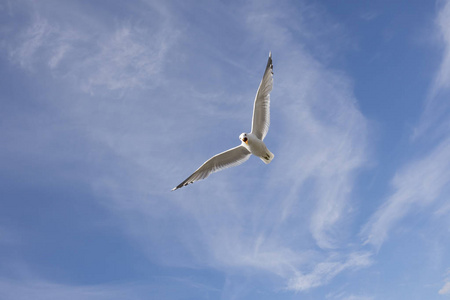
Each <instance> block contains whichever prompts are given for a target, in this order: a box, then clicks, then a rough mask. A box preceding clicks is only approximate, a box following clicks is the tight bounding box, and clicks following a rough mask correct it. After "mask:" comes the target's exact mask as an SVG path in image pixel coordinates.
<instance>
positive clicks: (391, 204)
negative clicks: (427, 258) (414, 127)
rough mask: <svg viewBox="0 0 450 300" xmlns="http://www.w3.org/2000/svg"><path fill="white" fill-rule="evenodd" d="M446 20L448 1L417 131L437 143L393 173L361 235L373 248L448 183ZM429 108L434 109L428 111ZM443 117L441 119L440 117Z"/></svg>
mask: <svg viewBox="0 0 450 300" xmlns="http://www.w3.org/2000/svg"><path fill="white" fill-rule="evenodd" d="M448 20H450V2H448V1H446V2H445V5H444V6H443V8H442V10H441V11H440V12H439V15H438V17H437V23H438V24H439V30H440V32H441V33H442V36H443V37H444V38H443V41H444V46H445V47H444V53H443V61H442V64H441V66H440V69H439V71H438V76H437V77H436V80H435V82H434V85H433V86H432V88H431V94H430V97H429V98H428V99H427V100H426V106H427V108H426V110H425V112H424V113H423V115H422V120H421V123H420V125H419V127H418V128H419V129H418V131H417V132H419V131H420V132H422V133H423V132H425V131H424V130H428V131H429V132H430V134H429V139H431V140H433V141H436V140H437V141H438V143H434V146H433V147H431V148H429V150H427V151H423V152H422V153H424V152H425V153H426V154H422V155H419V156H418V157H419V158H416V159H414V160H412V161H410V162H409V163H408V164H407V165H406V166H404V167H403V168H402V169H401V170H400V171H398V172H397V174H396V175H395V177H394V178H393V180H392V186H393V189H394V191H393V192H392V194H391V195H390V196H389V197H388V199H387V200H386V202H385V203H384V204H383V205H382V206H381V207H380V208H379V209H378V210H377V211H376V213H375V214H374V215H373V216H372V217H371V218H370V220H369V222H368V223H367V224H366V225H365V226H364V228H363V230H362V235H363V237H364V239H365V243H369V244H372V245H374V246H375V247H377V248H379V247H380V246H381V245H382V244H383V243H384V241H385V240H386V239H387V237H388V234H389V232H390V231H391V230H392V229H393V228H394V226H395V225H396V224H397V223H398V222H399V221H400V220H401V219H402V218H403V217H405V216H406V215H408V214H409V213H410V212H411V211H413V210H414V211H418V210H420V209H421V208H422V207H423V206H426V205H429V204H430V203H432V202H435V201H437V200H438V199H439V196H440V195H441V193H442V192H443V191H444V189H446V188H448V186H449V184H450V171H449V170H450V138H449V135H448V130H447V131H443V130H442V129H443V128H445V127H446V126H447V125H448V121H447V120H446V119H447V116H448V113H449V112H448V109H449V108H450V106H449V105H448V103H447V102H448V101H446V100H445V101H443V100H444V98H445V97H443V96H444V95H445V94H443V93H445V91H446V89H447V88H448V85H447V81H446V79H445V78H446V77H447V76H448V75H447V72H448V70H449V66H448V57H450V51H449V49H450V48H449V45H450V39H449V35H448V33H449V29H448V28H449V27H448V26H447V25H448ZM445 99H446V98H445ZM431 107H434V108H433V109H431V110H430V108H431ZM443 116H445V118H442V117H443ZM446 124H447V125H446ZM430 126H431V127H430ZM432 129H433V132H431V131H432ZM417 132H416V134H417ZM437 133H439V134H437ZM438 137H439V139H437V138H438ZM429 139H427V138H426V137H422V138H421V141H415V143H419V142H421V143H423V144H424V145H428V144H429ZM425 149H426V148H425ZM440 211H442V210H440Z"/></svg>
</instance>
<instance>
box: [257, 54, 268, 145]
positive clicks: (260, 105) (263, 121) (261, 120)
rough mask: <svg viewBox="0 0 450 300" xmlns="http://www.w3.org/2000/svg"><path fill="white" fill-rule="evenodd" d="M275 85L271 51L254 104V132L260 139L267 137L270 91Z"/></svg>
mask: <svg viewBox="0 0 450 300" xmlns="http://www.w3.org/2000/svg"><path fill="white" fill-rule="evenodd" d="M272 87H273V64H272V53H269V60H268V61H267V65H266V70H265V71H264V76H263V79H262V80H261V83H260V85H259V88H258V92H257V93H256V97H255V104H254V105H253V119H252V133H253V134H254V135H256V136H257V137H258V138H259V139H260V140H263V139H264V138H265V137H266V134H267V132H268V131H269V125H270V92H271V91H272Z"/></svg>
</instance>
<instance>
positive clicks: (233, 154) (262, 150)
mask: <svg viewBox="0 0 450 300" xmlns="http://www.w3.org/2000/svg"><path fill="white" fill-rule="evenodd" d="M272 86H273V65H272V53H270V54H269V60H268V61H267V65H266V69H265V71H264V76H263V79H262V80H261V84H260V85H259V89H258V92H257V93H256V97H255V103H254V106H253V119H252V131H251V132H250V133H242V134H241V135H240V136H239V139H240V140H241V145H239V146H237V147H234V148H232V149H229V150H227V151H224V152H222V153H219V154H217V155H215V156H213V157H211V158H210V159H208V160H207V161H206V162H205V163H204V164H203V165H201V166H200V168H198V169H197V170H196V171H195V172H194V173H192V175H191V176H189V177H188V178H186V180H184V181H183V182H182V183H180V184H179V185H177V186H176V187H174V188H173V189H172V190H176V189H179V188H181V187H183V186H185V185H188V184H190V183H193V182H195V181H197V180H201V179H205V178H206V177H208V176H209V175H210V174H211V173H213V172H217V171H219V170H222V169H225V168H229V167H233V166H237V165H240V164H242V163H243V162H245V161H247V160H248V159H249V158H250V155H251V154H253V155H255V156H257V157H259V158H260V159H261V160H262V161H263V162H264V163H266V164H268V163H270V162H271V161H272V159H273V158H274V155H273V153H272V152H270V151H269V149H267V147H266V145H265V144H264V142H263V140H264V138H265V136H266V134H267V132H268V131H269V124H270V92H271V91H272Z"/></svg>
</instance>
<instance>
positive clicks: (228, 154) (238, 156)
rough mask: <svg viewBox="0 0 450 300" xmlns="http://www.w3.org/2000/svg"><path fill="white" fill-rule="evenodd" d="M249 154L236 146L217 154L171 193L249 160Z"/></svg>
mask: <svg viewBox="0 0 450 300" xmlns="http://www.w3.org/2000/svg"><path fill="white" fill-rule="evenodd" d="M250 154H251V153H250V151H248V150H247V149H246V148H245V147H244V146H237V147H234V148H231V149H229V150H227V151H224V152H222V153H219V154H217V155H215V156H213V157H211V158H210V159H208V160H207V161H206V162H205V163H204V164H203V165H201V166H200V168H198V169H197V171H195V172H194V173H192V175H191V176H189V177H188V178H186V180H184V181H183V182H182V183H180V184H179V185H177V186H176V187H174V188H173V189H172V191H174V190H177V189H179V188H182V187H183V186H186V185H188V184H191V183H193V182H195V181H198V180H201V179H205V178H206V177H208V176H209V175H210V174H211V173H214V172H217V171H220V170H223V169H226V168H230V167H234V166H237V165H240V164H242V163H243V162H245V161H246V160H247V159H249V158H250Z"/></svg>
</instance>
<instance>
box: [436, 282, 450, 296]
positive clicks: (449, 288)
mask: <svg viewBox="0 0 450 300" xmlns="http://www.w3.org/2000/svg"><path fill="white" fill-rule="evenodd" d="M447 294H450V281H447V282H446V283H445V284H444V286H443V287H442V288H441V289H440V290H439V295H447Z"/></svg>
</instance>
